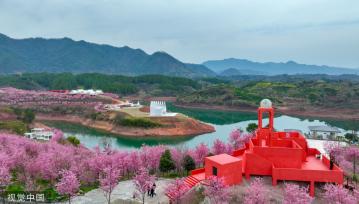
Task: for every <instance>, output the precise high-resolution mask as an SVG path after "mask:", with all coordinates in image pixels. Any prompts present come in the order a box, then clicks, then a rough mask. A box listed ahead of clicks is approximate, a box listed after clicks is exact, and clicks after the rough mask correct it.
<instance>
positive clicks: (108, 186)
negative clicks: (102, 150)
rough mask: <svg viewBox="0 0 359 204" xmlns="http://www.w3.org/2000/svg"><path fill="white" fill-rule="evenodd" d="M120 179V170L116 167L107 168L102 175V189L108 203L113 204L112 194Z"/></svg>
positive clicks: (100, 179)
mask: <svg viewBox="0 0 359 204" xmlns="http://www.w3.org/2000/svg"><path fill="white" fill-rule="evenodd" d="M119 179H120V170H119V169H116V168H114V166H112V165H111V166H109V167H106V168H105V169H104V170H103V172H102V173H101V174H100V178H99V181H100V187H101V189H102V190H103V192H104V194H105V197H106V200H107V203H108V204H111V194H112V192H113V189H114V188H115V187H116V185H117V184H118V181H119Z"/></svg>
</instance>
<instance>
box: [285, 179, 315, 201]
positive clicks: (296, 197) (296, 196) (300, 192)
mask: <svg viewBox="0 0 359 204" xmlns="http://www.w3.org/2000/svg"><path fill="white" fill-rule="evenodd" d="M312 201H313V198H312V197H310V195H309V194H308V187H307V188H305V187H300V186H299V185H296V184H290V183H286V184H285V187H284V201H283V204H310V203H312Z"/></svg>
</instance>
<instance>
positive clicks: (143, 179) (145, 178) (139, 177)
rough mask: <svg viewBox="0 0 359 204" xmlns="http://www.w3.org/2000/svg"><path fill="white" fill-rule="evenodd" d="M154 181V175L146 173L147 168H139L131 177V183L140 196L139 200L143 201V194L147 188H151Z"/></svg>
mask: <svg viewBox="0 0 359 204" xmlns="http://www.w3.org/2000/svg"><path fill="white" fill-rule="evenodd" d="M154 181H155V177H154V176H151V175H150V174H149V173H148V170H147V169H145V168H141V169H140V170H139V171H138V172H137V174H136V175H135V176H134V178H133V183H134V184H135V188H136V191H137V193H138V194H140V196H141V201H142V203H143V204H144V203H145V195H146V192H147V191H148V189H150V188H151V186H152V185H153V183H154Z"/></svg>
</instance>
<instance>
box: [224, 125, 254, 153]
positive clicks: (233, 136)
mask: <svg viewBox="0 0 359 204" xmlns="http://www.w3.org/2000/svg"><path fill="white" fill-rule="evenodd" d="M252 137H253V135H252V134H244V133H243V132H242V131H240V130H238V129H236V130H233V131H232V132H231V133H230V135H229V142H230V143H231V144H232V145H233V148H234V149H235V150H236V149H240V148H243V147H244V146H245V144H246V143H248V142H249V140H250V139H251V138H252Z"/></svg>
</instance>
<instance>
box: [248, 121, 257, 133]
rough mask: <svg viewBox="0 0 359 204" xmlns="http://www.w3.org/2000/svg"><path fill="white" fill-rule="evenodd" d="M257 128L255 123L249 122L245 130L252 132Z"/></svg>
mask: <svg viewBox="0 0 359 204" xmlns="http://www.w3.org/2000/svg"><path fill="white" fill-rule="evenodd" d="M257 128H258V125H257V124H256V123H249V124H248V126H247V128H246V130H247V132H254V131H255V130H256V129H257Z"/></svg>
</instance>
